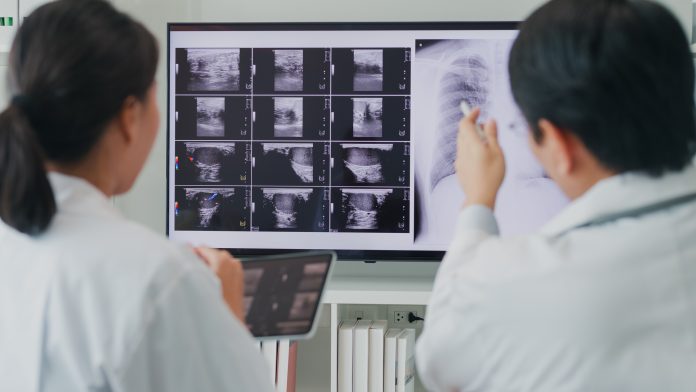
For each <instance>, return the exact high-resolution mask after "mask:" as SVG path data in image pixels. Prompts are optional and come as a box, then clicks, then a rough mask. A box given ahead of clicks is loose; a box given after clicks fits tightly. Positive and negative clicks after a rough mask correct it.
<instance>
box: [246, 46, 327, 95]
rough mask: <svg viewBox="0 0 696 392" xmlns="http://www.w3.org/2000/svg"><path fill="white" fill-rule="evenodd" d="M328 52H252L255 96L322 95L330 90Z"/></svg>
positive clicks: (315, 50)
mask: <svg viewBox="0 0 696 392" xmlns="http://www.w3.org/2000/svg"><path fill="white" fill-rule="evenodd" d="M330 56H331V51H330V50H329V49H321V48H318V49H317V48H310V49H301V48H292V49H289V48H282V49H281V48H279V49H254V69H255V73H254V78H253V79H254V92H255V93H257V94H286V93H287V94H298V93H305V94H322V93H328V92H329V88H330V69H331V68H330V65H331V63H330Z"/></svg>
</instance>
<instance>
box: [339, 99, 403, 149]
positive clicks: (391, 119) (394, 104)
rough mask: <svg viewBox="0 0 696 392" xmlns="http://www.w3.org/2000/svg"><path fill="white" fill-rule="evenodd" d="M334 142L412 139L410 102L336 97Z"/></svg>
mask: <svg viewBox="0 0 696 392" xmlns="http://www.w3.org/2000/svg"><path fill="white" fill-rule="evenodd" d="M331 111H332V112H333V114H334V117H333V118H334V121H333V123H332V129H331V133H332V139H333V140H391V141H394V140H403V141H408V140H409V138H410V125H411V99H410V98H409V97H407V96H401V97H395V96H387V97H333V98H332V99H331Z"/></svg>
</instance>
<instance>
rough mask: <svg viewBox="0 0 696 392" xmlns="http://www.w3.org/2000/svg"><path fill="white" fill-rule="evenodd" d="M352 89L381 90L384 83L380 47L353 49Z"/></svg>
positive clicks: (382, 53)
mask: <svg viewBox="0 0 696 392" xmlns="http://www.w3.org/2000/svg"><path fill="white" fill-rule="evenodd" d="M353 63H354V67H355V68H354V74H353V90H354V91H382V88H383V87H382V86H383V83H384V69H383V67H384V52H383V51H382V49H355V50H354V51H353Z"/></svg>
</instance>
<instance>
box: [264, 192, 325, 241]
mask: <svg viewBox="0 0 696 392" xmlns="http://www.w3.org/2000/svg"><path fill="white" fill-rule="evenodd" d="M329 198H330V196H329V188H271V187H268V188H266V187H255V188H254V192H253V194H252V203H253V204H252V205H253V208H252V214H253V222H254V224H253V226H252V228H251V230H253V231H329Z"/></svg>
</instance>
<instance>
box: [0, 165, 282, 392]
mask: <svg viewBox="0 0 696 392" xmlns="http://www.w3.org/2000/svg"><path fill="white" fill-rule="evenodd" d="M50 180H51V183H52V186H53V189H54V192H55V197H56V201H57V204H58V213H57V214H56V216H55V218H54V221H53V223H52V225H51V226H50V228H49V230H48V231H47V232H45V233H44V234H42V235H40V236H38V237H36V238H31V237H28V236H25V235H22V234H20V233H19V232H17V231H15V230H12V229H11V228H9V227H8V226H7V225H5V224H4V223H2V222H0V391H8V392H14V391H22V392H32V391H87V390H90V391H128V392H138V391H166V392H174V391H197V392H204V391H210V392H213V391H214V392H221V391H243V392H247V391H262V392H270V391H272V390H273V388H272V386H271V385H270V381H269V379H268V372H267V370H266V365H265V362H264V360H263V358H262V357H261V354H260V353H259V350H258V349H257V348H256V347H255V345H254V344H253V341H252V339H251V336H250V335H249V333H248V332H247V331H246V329H245V327H244V326H243V325H242V324H241V323H240V322H238V321H237V320H236V319H235V318H234V317H233V316H232V314H231V313H230V311H229V310H228V308H227V307H226V305H225V303H224V301H223V299H222V295H221V292H220V286H219V281H217V278H216V277H215V276H214V274H213V273H212V272H211V271H209V270H208V269H207V268H206V267H205V266H204V265H203V264H202V262H201V261H199V260H197V258H196V257H195V256H194V255H193V253H192V252H190V251H188V250H186V249H184V248H181V247H178V246H175V245H174V244H172V243H169V242H168V241H167V240H166V239H165V238H163V237H161V236H159V235H156V234H155V233H153V232H150V231H149V230H147V229H145V228H143V227H141V226H139V225H137V224H134V223H131V222H129V221H127V220H126V219H124V218H123V217H122V216H121V215H119V213H118V212H117V211H116V210H115V209H114V208H113V207H112V205H111V204H110V202H109V200H108V199H107V198H106V197H105V196H104V195H103V194H102V193H101V192H99V191H98V190H97V189H96V188H95V187H93V186H92V185H90V184H89V183H87V182H86V181H84V180H82V179H78V178H75V177H69V176H64V175H60V174H55V173H51V174H50Z"/></svg>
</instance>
